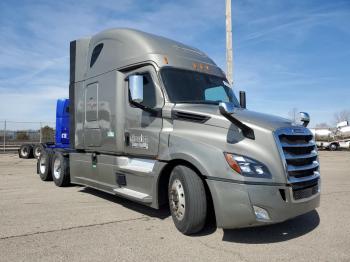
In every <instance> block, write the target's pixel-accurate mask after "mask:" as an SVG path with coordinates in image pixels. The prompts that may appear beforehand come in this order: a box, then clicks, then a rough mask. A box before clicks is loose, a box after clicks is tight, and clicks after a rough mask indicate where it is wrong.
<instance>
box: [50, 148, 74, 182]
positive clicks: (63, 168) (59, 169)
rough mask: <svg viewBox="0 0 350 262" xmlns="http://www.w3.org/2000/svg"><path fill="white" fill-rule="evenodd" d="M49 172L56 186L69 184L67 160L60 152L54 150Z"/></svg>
mask: <svg viewBox="0 0 350 262" xmlns="http://www.w3.org/2000/svg"><path fill="white" fill-rule="evenodd" d="M51 173H52V178H53V181H54V182H55V185H56V186H58V187H64V186H68V185H69V184H70V176H69V161H68V158H67V157H64V156H63V154H62V153H61V152H56V153H55V154H54V155H53V157H52V162H51Z"/></svg>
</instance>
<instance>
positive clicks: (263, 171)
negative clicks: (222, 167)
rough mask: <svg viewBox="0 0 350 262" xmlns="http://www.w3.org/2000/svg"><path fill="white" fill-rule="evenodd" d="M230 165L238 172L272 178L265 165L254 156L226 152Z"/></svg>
mask: <svg viewBox="0 0 350 262" xmlns="http://www.w3.org/2000/svg"><path fill="white" fill-rule="evenodd" d="M224 154H225V158H226V161H227V163H228V164H229V166H230V167H231V168H232V169H233V170H235V171H236V172H237V173H239V174H241V175H243V176H247V177H259V178H271V174H270V171H269V170H268V169H267V167H266V166H265V165H263V164H262V163H260V162H258V161H257V160H254V159H252V158H249V157H246V156H240V155H234V154H230V153H224Z"/></svg>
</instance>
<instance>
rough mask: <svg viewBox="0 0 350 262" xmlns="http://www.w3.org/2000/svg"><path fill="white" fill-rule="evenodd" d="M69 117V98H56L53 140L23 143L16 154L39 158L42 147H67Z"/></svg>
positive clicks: (22, 156) (21, 156)
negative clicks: (49, 141)
mask: <svg viewBox="0 0 350 262" xmlns="http://www.w3.org/2000/svg"><path fill="white" fill-rule="evenodd" d="M69 119H70V118H69V99H58V100H57V104H56V131H55V142H54V143H52V142H51V143H37V144H24V145H22V146H21V147H20V148H19V149H18V156H19V157H20V158H39V156H40V154H41V153H42V151H43V148H51V149H55V148H68V147H69Z"/></svg>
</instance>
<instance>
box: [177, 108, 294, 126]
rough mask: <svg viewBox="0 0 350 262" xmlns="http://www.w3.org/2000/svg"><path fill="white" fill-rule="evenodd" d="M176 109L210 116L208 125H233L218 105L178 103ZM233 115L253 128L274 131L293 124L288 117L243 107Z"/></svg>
mask: <svg viewBox="0 0 350 262" xmlns="http://www.w3.org/2000/svg"><path fill="white" fill-rule="evenodd" d="M174 110H175V111H180V112H185V113H189V114H194V115H203V116H207V117H210V118H209V119H208V120H207V121H206V122H205V124H207V125H212V126H217V127H222V128H227V129H228V128H230V126H231V122H230V121H229V120H227V119H226V118H225V117H224V116H223V115H221V113H220V112H219V107H218V106H217V105H206V104H176V105H175V107H174ZM233 116H234V117H235V118H237V119H238V120H240V121H241V122H243V123H244V124H246V125H248V126H250V127H252V128H254V126H258V127H261V128H264V129H267V130H270V131H274V130H276V129H277V128H280V127H289V126H291V125H292V122H291V121H290V120H288V119H285V118H282V117H278V116H274V115H268V114H262V113H258V112H254V111H250V110H247V109H241V108H237V109H236V110H235V113H234V114H233Z"/></svg>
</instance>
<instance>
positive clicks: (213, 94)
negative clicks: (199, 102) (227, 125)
mask: <svg viewBox="0 0 350 262" xmlns="http://www.w3.org/2000/svg"><path fill="white" fill-rule="evenodd" d="M204 95H205V100H209V101H222V102H229V100H228V97H227V94H226V91H225V89H224V88H223V87H222V86H216V87H211V88H207V89H205V94H204Z"/></svg>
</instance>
